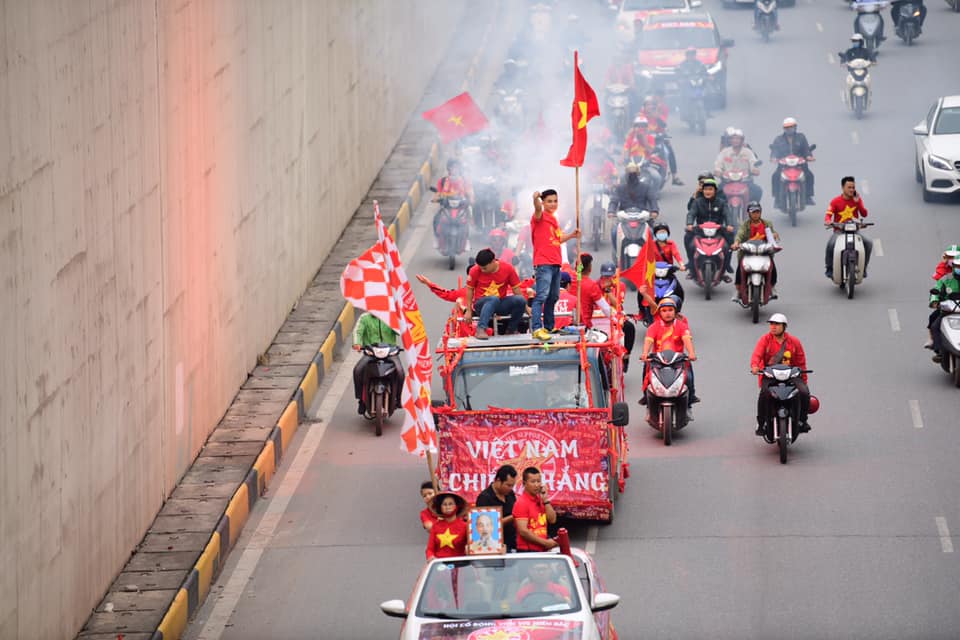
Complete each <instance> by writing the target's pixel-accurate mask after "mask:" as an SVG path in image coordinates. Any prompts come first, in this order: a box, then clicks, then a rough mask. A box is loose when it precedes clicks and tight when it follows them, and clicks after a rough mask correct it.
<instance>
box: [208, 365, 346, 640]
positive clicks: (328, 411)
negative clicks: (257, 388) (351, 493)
mask: <svg viewBox="0 0 960 640" xmlns="http://www.w3.org/2000/svg"><path fill="white" fill-rule="evenodd" d="M359 358H360V355H359V354H357V353H356V352H354V351H348V352H347V355H346V356H345V358H344V361H343V362H341V363H340V365H339V369H338V370H337V375H336V377H335V378H334V379H333V383H332V384H331V385H330V389H329V390H328V391H327V393H326V394H325V395H324V397H323V401H322V402H321V404H320V410H319V412H318V414H317V415H318V417H321V418H322V419H323V422H321V423H319V424H313V425H311V426H309V427H308V428H307V433H306V435H305V436H304V438H303V441H302V442H301V443H300V447H299V448H298V449H297V454H296V456H294V458H293V462H292V463H291V465H290V468H289V469H288V470H287V473H286V475H284V477H283V481H282V482H281V483H280V484H279V485H278V486H277V487H276V489H275V490H274V492H273V496H272V497H271V498H270V499H269V502H268V503H267V510H266V512H265V513H264V514H263V517H262V518H261V520H260V522H259V523H258V524H257V528H256V530H254V531H253V534H252V535H251V536H250V538H249V539H248V540H247V541H246V542H245V543H244V546H243V549H242V550H240V549H236V550H235V552H236V551H241V554H240V559H239V560H238V561H237V565H236V567H234V569H233V571H232V572H231V573H230V575H229V578H228V579H227V581H226V584H224V586H223V591H221V592H220V594H219V597H218V598H217V600H216V602H215V604H214V605H213V610H212V611H211V612H210V617H209V619H208V620H207V623H206V624H205V625H204V626H203V629H202V630H201V631H200V633H199V635H198V636H197V638H198V640H217V639H218V638H220V637H221V636H222V635H223V632H224V629H225V628H226V626H227V624H228V623H229V622H230V616H231V615H233V612H234V610H235V609H236V607H237V603H238V602H239V601H240V597H241V596H242V595H243V592H244V590H245V589H246V588H247V584H248V583H249V582H250V579H251V578H252V577H253V572H254V571H255V570H256V568H257V564H258V563H259V562H260V558H261V556H262V555H263V551H264V549H266V548H267V546H269V544H270V541H271V540H272V539H273V536H274V535H275V534H276V530H277V526H278V525H279V524H280V522H281V521H283V520H284V519H285V516H284V513H285V512H286V510H287V506H288V505H289V504H290V499H291V498H292V497H293V496H294V494H296V493H297V491H298V488H299V486H300V482H301V480H303V476H304V475H305V474H306V472H307V469H308V468H309V467H310V463H311V462H312V461H313V457H314V455H315V454H316V453H317V450H318V449H319V448H320V441H321V440H322V439H323V436H324V434H325V433H326V430H327V423H328V422H329V419H330V417H332V416H333V413H334V410H335V409H336V408H337V403H338V402H339V401H340V397H341V396H342V395H343V394H344V392H345V391H346V389H347V385H349V384H350V383H351V382H352V381H353V365H354V364H356V361H357V360H359ZM226 577H227V576H223V578H226ZM221 579H222V578H221Z"/></svg>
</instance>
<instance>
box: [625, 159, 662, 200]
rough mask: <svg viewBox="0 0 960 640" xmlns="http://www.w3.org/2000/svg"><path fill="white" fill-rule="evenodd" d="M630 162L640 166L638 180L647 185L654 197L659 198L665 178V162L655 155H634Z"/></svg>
mask: <svg viewBox="0 0 960 640" xmlns="http://www.w3.org/2000/svg"><path fill="white" fill-rule="evenodd" d="M632 162H633V163H635V164H636V165H637V166H638V167H639V168H640V182H643V183H644V184H646V185H647V188H648V189H650V193H652V194H653V197H654V198H660V192H661V191H663V185H664V184H665V183H666V179H667V178H666V176H667V163H666V162H664V160H663V158H661V157H658V156H655V155H651V156H650V157H649V158H641V157H634V158H633V159H632Z"/></svg>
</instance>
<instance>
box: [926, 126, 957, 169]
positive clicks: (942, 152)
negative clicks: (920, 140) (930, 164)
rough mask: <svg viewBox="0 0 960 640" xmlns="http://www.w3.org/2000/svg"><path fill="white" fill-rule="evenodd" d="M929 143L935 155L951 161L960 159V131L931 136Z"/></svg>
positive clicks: (931, 151)
mask: <svg viewBox="0 0 960 640" xmlns="http://www.w3.org/2000/svg"><path fill="white" fill-rule="evenodd" d="M927 143H928V145H929V149H930V153H932V154H933V155H935V156H940V157H941V158H946V159H947V160H949V161H950V162H951V163H953V162H956V161H958V160H960V133H953V134H950V135H945V136H930V137H929V138H928V139H927Z"/></svg>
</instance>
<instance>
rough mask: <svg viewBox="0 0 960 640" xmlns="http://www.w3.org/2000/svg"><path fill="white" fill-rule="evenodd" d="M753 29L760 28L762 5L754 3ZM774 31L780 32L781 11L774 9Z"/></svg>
mask: <svg viewBox="0 0 960 640" xmlns="http://www.w3.org/2000/svg"><path fill="white" fill-rule="evenodd" d="M753 28H754V30H756V29H759V28H760V3H759V2H754V3H753ZM773 30H774V31H780V9H779V8H774V10H773Z"/></svg>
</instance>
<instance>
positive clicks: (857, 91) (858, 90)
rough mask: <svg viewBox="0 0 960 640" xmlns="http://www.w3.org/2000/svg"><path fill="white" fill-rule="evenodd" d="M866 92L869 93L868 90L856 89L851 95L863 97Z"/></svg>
mask: <svg viewBox="0 0 960 640" xmlns="http://www.w3.org/2000/svg"><path fill="white" fill-rule="evenodd" d="M866 92H867V90H866V89H865V88H863V87H854V88H853V91H851V93H853V95H855V96H862V95H863V94H865V93H866Z"/></svg>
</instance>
